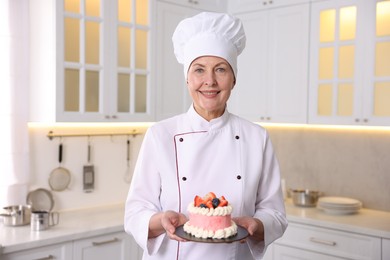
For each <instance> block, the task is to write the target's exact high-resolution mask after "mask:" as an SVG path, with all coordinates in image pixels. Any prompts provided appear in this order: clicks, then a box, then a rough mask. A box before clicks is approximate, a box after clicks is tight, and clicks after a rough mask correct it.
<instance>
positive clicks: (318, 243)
mask: <svg viewBox="0 0 390 260" xmlns="http://www.w3.org/2000/svg"><path fill="white" fill-rule="evenodd" d="M273 255H274V259H305V260H308V259H324V260H325V259H326V260H327V259H361V260H363V259H367V260H380V259H383V258H381V238H378V237H372V236H366V235H360V234H356V233H350V232H345V231H339V230H332V229H328V228H327V229H325V228H321V227H316V226H312V225H304V224H298V223H293V222H290V223H289V226H288V227H287V230H286V232H285V234H284V235H283V237H282V238H280V239H278V240H277V241H276V242H275V243H274V245H273Z"/></svg>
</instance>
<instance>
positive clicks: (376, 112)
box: [309, 0, 390, 125]
mask: <svg viewBox="0 0 390 260" xmlns="http://www.w3.org/2000/svg"><path fill="white" fill-rule="evenodd" d="M311 21H312V25H311V34H310V37H311V39H310V43H311V44H310V47H311V49H310V76H309V77H310V79H309V82H310V83H309V84H310V86H309V88H310V90H309V95H310V97H309V123H324V124H364V125H366V124H367V125H390V102H389V101H388V100H390V89H389V86H390V29H389V28H390V1H364V0H342V1H336V0H331V1H322V2H315V3H312V18H311ZM386 100H387V101H386Z"/></svg>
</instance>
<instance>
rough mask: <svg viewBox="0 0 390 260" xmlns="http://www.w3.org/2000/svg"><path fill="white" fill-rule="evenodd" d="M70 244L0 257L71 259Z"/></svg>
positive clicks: (8, 258) (32, 259)
mask: <svg viewBox="0 0 390 260" xmlns="http://www.w3.org/2000/svg"><path fill="white" fill-rule="evenodd" d="M72 249H73V248H72V242H67V243H61V244H54V245H50V246H43V247H37V248H33V249H28V250H23V251H19V252H15V253H11V254H7V255H0V259H1V260H50V259H61V260H68V259H72Z"/></svg>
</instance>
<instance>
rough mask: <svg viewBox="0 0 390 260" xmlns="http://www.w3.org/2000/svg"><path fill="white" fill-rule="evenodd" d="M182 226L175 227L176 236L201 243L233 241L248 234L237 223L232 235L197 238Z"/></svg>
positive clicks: (241, 238)
mask: <svg viewBox="0 0 390 260" xmlns="http://www.w3.org/2000/svg"><path fill="white" fill-rule="evenodd" d="M183 226H184V225H181V226H178V227H177V228H176V232H175V234H176V235H177V236H178V237H181V238H183V239H186V240H188V241H193V242H201V243H233V242H236V241H240V240H243V239H245V238H246V237H248V236H249V233H248V231H247V230H246V229H245V228H243V227H241V226H238V225H237V234H236V235H234V236H232V237H228V238H220V239H218V238H197V237H194V236H192V235H190V234H188V233H186V232H185V231H184V229H183Z"/></svg>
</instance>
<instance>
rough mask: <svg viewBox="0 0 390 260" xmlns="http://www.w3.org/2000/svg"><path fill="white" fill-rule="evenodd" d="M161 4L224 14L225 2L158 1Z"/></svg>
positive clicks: (208, 0)
mask: <svg viewBox="0 0 390 260" xmlns="http://www.w3.org/2000/svg"><path fill="white" fill-rule="evenodd" d="M160 1H162V2H170V3H172V4H176V5H182V6H186V7H190V8H194V9H199V10H205V11H215V12H225V11H226V6H227V2H228V1H226V0H160Z"/></svg>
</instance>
